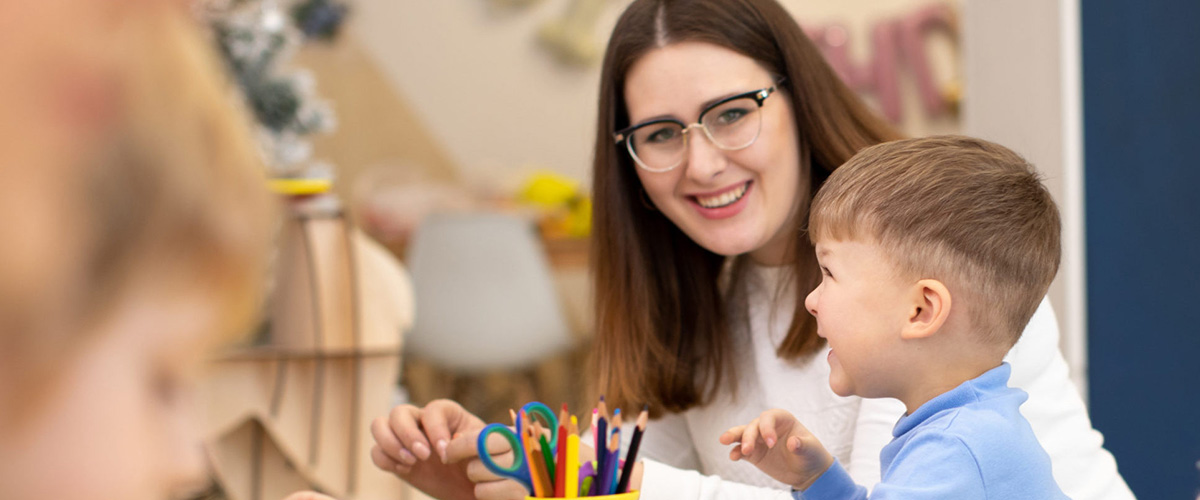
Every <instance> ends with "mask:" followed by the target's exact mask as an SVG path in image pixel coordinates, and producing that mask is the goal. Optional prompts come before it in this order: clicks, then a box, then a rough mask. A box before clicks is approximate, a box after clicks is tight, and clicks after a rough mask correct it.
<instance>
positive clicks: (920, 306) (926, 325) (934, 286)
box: [900, 279, 952, 339]
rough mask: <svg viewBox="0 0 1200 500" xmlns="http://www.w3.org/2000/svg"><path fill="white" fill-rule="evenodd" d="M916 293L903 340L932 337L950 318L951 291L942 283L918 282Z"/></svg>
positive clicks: (934, 281) (928, 280)
mask: <svg viewBox="0 0 1200 500" xmlns="http://www.w3.org/2000/svg"><path fill="white" fill-rule="evenodd" d="M914 292H915V293H914V295H913V301H912V303H911V305H910V306H909V307H910V308H909V311H908V321H906V322H905V324H904V329H903V330H902V331H901V332H900V338H902V339H920V338H927V337H931V336H933V334H935V333H937V332H938V331H939V330H941V329H942V325H944V324H945V323H946V318H948V317H950V305H951V302H952V300H951V298H950V289H948V288H946V285H944V284H942V282H941V281H938V280H934V279H923V280H920V281H917V283H916V285H915V286H914Z"/></svg>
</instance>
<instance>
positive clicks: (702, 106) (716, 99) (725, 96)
mask: <svg viewBox="0 0 1200 500" xmlns="http://www.w3.org/2000/svg"><path fill="white" fill-rule="evenodd" d="M754 90H755V89H751V90H737V91H733V92H730V93H728V94H722V95H720V96H717V97H714V98H712V99H709V100H707V101H704V102H702V103H700V106H699V107H698V108H696V114H697V116H699V114H700V113H701V112H703V111H704V110H706V109H708V108H709V107H710V106H712V105H713V104H716V103H718V102H721V100H723V99H728V98H730V97H733V96H735V95H738V94H745V93H746V92H754ZM657 120H677V121H679V122H684V123H686V122H687V120H684V119H682V118H679V117H677V116H675V115H656V116H651V117H649V118H646V119H644V120H638V121H636V122H632V123H633V125H631V126H637V125H641V124H643V123H650V122H653V121H657Z"/></svg>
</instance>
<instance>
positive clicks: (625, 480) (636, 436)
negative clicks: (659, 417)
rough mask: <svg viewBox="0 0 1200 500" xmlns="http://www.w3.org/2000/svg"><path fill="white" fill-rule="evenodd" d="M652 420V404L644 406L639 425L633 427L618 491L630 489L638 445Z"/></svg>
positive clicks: (622, 491) (638, 420) (623, 491)
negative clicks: (630, 478)
mask: <svg viewBox="0 0 1200 500" xmlns="http://www.w3.org/2000/svg"><path fill="white" fill-rule="evenodd" d="M649 422H650V406H649V405H646V406H643V407H642V412H641V413H640V414H638V419H637V427H635V428H634V429H633V438H632V439H630V440H629V451H627V452H625V467H624V468H623V469H622V470H621V480H620V482H618V483H617V493H625V492H627V491H629V476H630V475H631V474H633V463H634V462H636V461H637V453H638V445H639V444H641V442H642V433H644V432H646V424H648V423H649Z"/></svg>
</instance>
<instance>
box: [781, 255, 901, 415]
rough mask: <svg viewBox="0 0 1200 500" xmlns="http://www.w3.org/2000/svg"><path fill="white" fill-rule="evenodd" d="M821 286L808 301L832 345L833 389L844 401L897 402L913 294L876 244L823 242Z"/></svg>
mask: <svg viewBox="0 0 1200 500" xmlns="http://www.w3.org/2000/svg"><path fill="white" fill-rule="evenodd" d="M816 250H817V261H818V262H819V263H820V265H821V275H822V277H821V284H820V285H818V286H817V288H816V289H815V290H813V291H812V293H810V294H808V297H807V298H806V299H805V300H804V305H805V307H806V308H807V309H808V312H809V313H811V314H812V315H813V316H814V317H815V318H816V319H817V334H818V335H820V336H821V337H824V338H825V339H827V340H828V342H829V347H830V349H831V350H830V352H829V368H830V371H829V386H830V387H831V388H832V389H833V392H835V393H837V394H838V395H839V396H850V395H852V394H853V395H858V396H862V397H896V395H897V394H898V389H897V383H898V380H897V379H898V378H899V377H897V375H898V374H899V373H902V370H901V368H902V366H900V365H901V364H902V361H900V360H899V359H897V358H896V356H895V354H896V349H897V347H898V346H899V343H900V332H901V329H902V327H903V325H904V322H905V320H906V319H907V313H908V308H907V306H906V303H907V299H908V295H907V294H908V293H911V290H912V289H911V288H910V287H908V286H906V285H907V284H906V283H905V282H904V281H903V280H901V279H900V278H899V276H898V275H897V273H896V271H895V268H894V266H893V265H892V263H891V260H890V259H889V258H888V257H887V255H886V254H884V252H883V251H882V250H881V249H880V248H879V246H878V245H877V244H875V243H865V242H860V241H818V242H817V243H816Z"/></svg>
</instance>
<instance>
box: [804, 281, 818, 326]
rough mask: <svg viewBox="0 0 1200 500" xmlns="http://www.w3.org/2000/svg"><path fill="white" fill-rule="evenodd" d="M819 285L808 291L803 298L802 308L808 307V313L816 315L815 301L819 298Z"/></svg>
mask: <svg viewBox="0 0 1200 500" xmlns="http://www.w3.org/2000/svg"><path fill="white" fill-rule="evenodd" d="M820 293H821V287H820V286H819V285H818V286H817V287H816V288H814V289H813V291H811V292H809V293H808V297H805V298H804V308H805V309H808V313H809V314H811V315H813V317H814V318H815V317H817V302H818V299H819V298H820V296H819V294H820Z"/></svg>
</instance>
